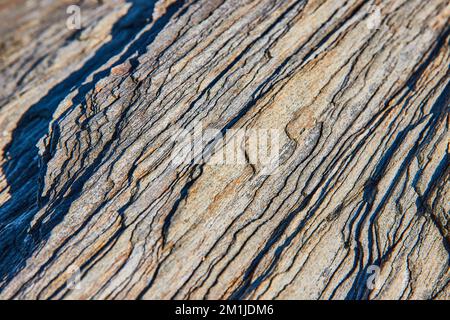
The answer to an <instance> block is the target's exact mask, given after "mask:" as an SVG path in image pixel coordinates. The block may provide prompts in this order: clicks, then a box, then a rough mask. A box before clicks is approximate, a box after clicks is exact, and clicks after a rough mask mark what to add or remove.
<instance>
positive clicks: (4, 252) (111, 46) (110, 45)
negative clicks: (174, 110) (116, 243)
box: [0, 0, 183, 290]
mask: <svg viewBox="0 0 450 320" xmlns="http://www.w3.org/2000/svg"><path fill="white" fill-rule="evenodd" d="M127 2H130V3H131V7H130V8H129V10H128V12H127V14H125V16H123V17H122V18H121V19H119V21H117V22H116V24H115V25H114V26H113V28H112V31H111V40H110V41H109V42H107V43H105V44H104V45H103V46H101V47H100V48H99V49H98V50H97V51H96V52H95V54H94V55H93V56H92V58H90V59H88V61H86V63H85V64H84V65H83V66H82V67H81V68H80V69H78V70H77V71H75V72H73V73H72V74H70V75H69V76H68V77H67V78H66V79H64V80H63V81H61V82H60V83H58V84H57V85H56V86H54V87H53V88H52V89H51V90H50V91H49V92H48V93H47V94H46V95H45V96H44V97H43V98H42V99H41V100H40V101H39V102H37V103H36V104H34V105H33V106H31V107H30V108H29V109H28V111H27V112H26V113H25V114H24V115H23V116H22V118H21V119H20V120H19V122H18V124H17V127H16V129H15V130H14V132H13V134H12V139H11V142H10V144H9V145H8V146H7V147H6V148H5V151H4V155H3V156H4V158H5V159H6V163H5V164H4V166H3V172H4V175H5V177H6V179H7V182H8V185H9V187H10V189H9V194H10V196H11V198H10V199H9V200H8V201H7V202H6V203H5V204H4V205H2V207H0V284H1V283H3V284H2V285H1V286H0V290H1V289H2V288H3V287H4V286H5V285H6V284H7V283H8V282H9V280H10V279H11V278H12V277H13V276H14V275H15V274H16V273H17V272H18V271H19V270H20V269H21V268H23V266H24V264H25V261H26V259H27V258H29V257H30V255H31V254H32V252H33V250H34V249H35V248H36V245H38V244H39V243H40V242H41V241H43V240H45V239H46V238H47V237H48V235H49V234H50V232H51V230H52V229H53V228H54V227H55V226H56V225H57V224H58V223H59V222H61V221H62V219H63V217H64V213H65V212H62V213H61V212H60V213H58V217H57V219H52V221H51V222H46V223H47V224H46V226H45V230H46V232H45V233H40V234H39V237H35V236H32V235H31V233H30V223H31V221H32V219H33V217H34V216H35V214H36V212H37V211H38V210H39V207H40V198H39V197H40V195H39V187H38V185H39V183H38V179H39V176H40V175H41V174H42V175H43V174H44V173H45V164H41V165H40V164H39V161H41V160H42V159H41V157H40V156H39V154H38V149H37V147H36V144H37V142H38V141H39V139H41V137H43V136H44V135H46V134H47V132H48V127H49V124H50V122H51V120H52V115H53V113H54V111H55V110H56V108H57V106H58V105H59V103H60V102H61V101H63V99H64V98H65V97H66V96H67V95H68V94H69V93H70V92H72V91H73V90H74V89H76V88H77V89H78V94H77V96H76V97H75V99H74V101H76V102H78V103H83V99H84V97H85V95H86V93H88V92H89V91H90V90H92V89H93V88H94V86H95V84H96V83H97V82H98V81H99V80H100V79H102V78H104V77H106V76H108V75H109V74H110V70H111V68H112V67H114V66H115V65H118V64H120V63H122V62H124V61H126V60H127V59H130V58H131V57H133V55H135V54H136V53H137V54H142V53H143V52H145V50H146V47H147V46H148V45H149V44H150V43H151V42H152V41H153V40H154V38H155V37H156V35H157V34H158V33H159V31H160V30H162V28H163V27H164V26H165V25H166V24H167V23H168V21H169V20H170V18H171V17H172V16H173V14H175V13H176V11H177V10H178V8H180V7H181V5H182V4H183V2H182V1H177V2H176V3H174V4H173V5H172V6H171V7H170V8H169V9H168V10H167V12H166V14H165V15H164V16H163V17H161V18H160V19H158V21H157V22H156V23H155V24H154V25H153V26H152V28H150V29H149V30H148V31H146V32H143V33H142V34H141V35H140V36H139V38H137V39H136V40H135V41H133V39H135V38H136V37H137V36H138V35H139V33H140V32H141V31H142V30H143V28H144V27H145V26H146V25H148V24H149V23H150V22H151V19H152V13H153V9H154V5H155V2H156V1H153V0H127ZM74 38H76V36H72V37H71V39H68V41H72V40H73V39H74ZM132 41H133V43H132V44H131V46H130V47H129V49H128V50H127V51H126V52H125V53H123V54H122V55H121V56H120V58H119V59H118V61H117V62H116V63H114V65H112V66H111V68H109V69H107V70H104V71H101V72H98V73H96V74H94V77H93V79H94V80H93V81H90V82H88V83H84V82H85V80H86V78H87V77H88V76H89V75H90V74H92V73H93V72H95V71H96V70H97V69H98V68H99V67H101V66H102V65H104V64H105V63H106V62H107V61H108V60H109V59H110V58H112V57H114V56H117V55H118V54H120V53H121V51H122V50H123V49H124V48H125V47H126V46H127V45H130V43H131V42H132ZM136 63H137V62H136V60H134V61H132V64H133V66H134V67H135V66H136ZM40 172H41V174H40ZM79 180H80V179H79ZM83 180H84V181H77V183H78V184H80V185H83V184H84V182H85V180H87V179H83Z"/></svg>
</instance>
